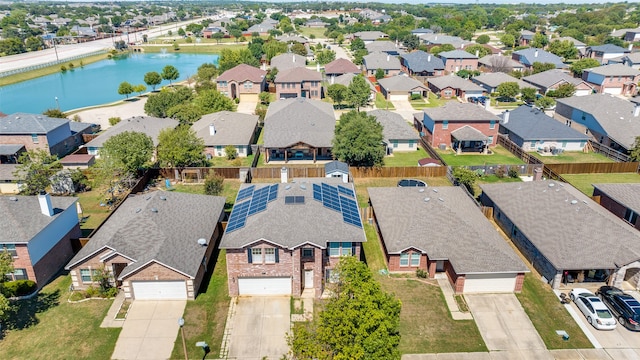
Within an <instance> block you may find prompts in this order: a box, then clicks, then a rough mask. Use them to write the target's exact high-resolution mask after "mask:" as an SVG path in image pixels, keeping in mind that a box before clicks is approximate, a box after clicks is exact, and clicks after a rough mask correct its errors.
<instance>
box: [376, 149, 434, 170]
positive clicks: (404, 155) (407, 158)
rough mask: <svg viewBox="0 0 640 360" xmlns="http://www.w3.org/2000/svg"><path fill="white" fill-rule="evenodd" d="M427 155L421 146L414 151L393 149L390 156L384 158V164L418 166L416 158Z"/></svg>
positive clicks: (426, 156)
mask: <svg viewBox="0 0 640 360" xmlns="http://www.w3.org/2000/svg"><path fill="white" fill-rule="evenodd" d="M428 157H429V155H428V154H427V152H426V151H424V149H423V148H421V147H418V150H416V151H409V152H399V151H395V152H394V153H393V155H392V156H386V157H385V158H384V166H389V167H390V166H418V160H420V159H424V158H428Z"/></svg>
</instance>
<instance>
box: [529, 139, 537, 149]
mask: <svg viewBox="0 0 640 360" xmlns="http://www.w3.org/2000/svg"><path fill="white" fill-rule="evenodd" d="M529 146H530V147H532V148H535V147H536V142H535V140H534V141H532V142H531V144H529Z"/></svg>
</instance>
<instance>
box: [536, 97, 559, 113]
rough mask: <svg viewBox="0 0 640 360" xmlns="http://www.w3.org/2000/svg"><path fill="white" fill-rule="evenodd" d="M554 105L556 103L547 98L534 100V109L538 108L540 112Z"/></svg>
mask: <svg viewBox="0 0 640 360" xmlns="http://www.w3.org/2000/svg"><path fill="white" fill-rule="evenodd" d="M555 103H556V101H555V100H553V99H552V98H550V97H548V96H543V97H541V98H539V99H538V100H536V107H538V108H540V109H542V110H544V109H549V108H551V107H552V106H553V105H554V104H555Z"/></svg>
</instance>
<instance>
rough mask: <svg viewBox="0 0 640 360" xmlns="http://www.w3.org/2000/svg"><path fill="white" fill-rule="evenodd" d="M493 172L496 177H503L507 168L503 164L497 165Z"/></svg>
mask: <svg viewBox="0 0 640 360" xmlns="http://www.w3.org/2000/svg"><path fill="white" fill-rule="evenodd" d="M495 174H496V176H497V177H499V178H503V177H504V176H505V175H506V174H507V170H506V169H505V168H504V166H498V167H497V168H496V172H495Z"/></svg>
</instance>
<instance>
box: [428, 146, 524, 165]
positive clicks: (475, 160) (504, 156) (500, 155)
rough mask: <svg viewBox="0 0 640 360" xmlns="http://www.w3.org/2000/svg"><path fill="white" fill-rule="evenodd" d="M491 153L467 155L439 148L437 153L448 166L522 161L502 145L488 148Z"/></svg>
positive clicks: (506, 163)
mask: <svg viewBox="0 0 640 360" xmlns="http://www.w3.org/2000/svg"><path fill="white" fill-rule="evenodd" d="M490 150H491V151H492V152H493V154H490V155H483V154H480V153H471V154H470V155H467V154H465V153H463V154H462V155H456V153H455V151H453V150H445V151H442V150H439V149H436V151H438V154H440V156H442V159H443V160H444V162H445V163H447V165H449V166H472V165H522V164H524V162H523V161H522V160H520V159H519V158H517V157H516V156H514V155H513V154H512V153H510V152H509V151H508V150H507V149H505V148H503V147H502V146H499V145H498V146H495V147H492V148H491V149H490Z"/></svg>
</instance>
